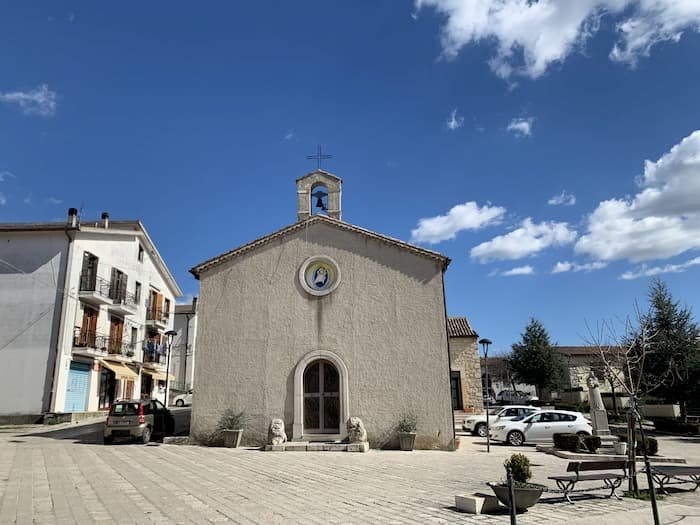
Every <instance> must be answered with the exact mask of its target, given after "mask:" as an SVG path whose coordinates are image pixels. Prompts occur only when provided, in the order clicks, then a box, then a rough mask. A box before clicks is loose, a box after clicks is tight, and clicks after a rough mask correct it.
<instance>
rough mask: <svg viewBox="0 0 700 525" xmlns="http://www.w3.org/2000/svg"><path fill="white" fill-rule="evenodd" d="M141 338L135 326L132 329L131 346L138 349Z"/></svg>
mask: <svg viewBox="0 0 700 525" xmlns="http://www.w3.org/2000/svg"><path fill="white" fill-rule="evenodd" d="M138 338H139V329H138V328H136V327H135V326H132V327H131V346H133V347H136V341H137V339H138Z"/></svg>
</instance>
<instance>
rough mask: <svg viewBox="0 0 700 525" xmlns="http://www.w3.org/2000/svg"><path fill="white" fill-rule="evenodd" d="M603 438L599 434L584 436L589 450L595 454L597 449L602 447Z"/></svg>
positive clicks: (584, 442)
mask: <svg viewBox="0 0 700 525" xmlns="http://www.w3.org/2000/svg"><path fill="white" fill-rule="evenodd" d="M601 443H602V442H601V440H600V437H599V436H586V437H585V438H583V444H584V445H585V447H586V448H587V449H588V451H589V452H592V453H594V454H595V451H596V450H598V449H599V448H600V445H601Z"/></svg>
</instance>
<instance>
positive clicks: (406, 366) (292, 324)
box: [191, 224, 453, 447]
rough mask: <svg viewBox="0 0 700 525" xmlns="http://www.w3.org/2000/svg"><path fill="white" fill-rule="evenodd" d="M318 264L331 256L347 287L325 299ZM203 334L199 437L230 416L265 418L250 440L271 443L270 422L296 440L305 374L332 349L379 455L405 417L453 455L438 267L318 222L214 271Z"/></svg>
mask: <svg viewBox="0 0 700 525" xmlns="http://www.w3.org/2000/svg"><path fill="white" fill-rule="evenodd" d="M313 255H327V256H330V257H332V258H333V259H335V261H337V263H338V265H339V267H340V270H341V273H342V281H341V283H340V285H339V286H338V288H337V289H336V290H335V291H334V292H332V293H331V294H330V295H328V296H325V297H321V298H315V297H311V296H309V295H308V294H307V293H306V292H305V291H304V290H303V289H302V288H301V286H300V285H299V283H298V280H297V274H298V272H299V268H300V267H301V265H302V263H303V262H304V261H305V260H306V259H307V258H308V257H310V256H313ZM198 324H199V326H198V329H197V366H196V368H195V378H194V382H195V383H196V385H197V395H196V396H195V397H194V405H193V412H192V427H191V431H192V434H193V435H195V436H197V435H199V434H200V433H204V432H208V431H211V430H213V428H214V427H215V426H216V424H217V421H218V419H219V417H220V415H221V413H222V412H223V411H224V410H225V409H226V408H229V407H231V408H234V409H237V410H241V409H245V410H246V411H247V412H248V413H249V414H252V415H253V416H254V419H253V422H252V423H251V429H250V431H248V432H247V433H246V435H247V436H249V437H253V438H255V437H256V436H257V437H262V436H263V435H265V434H266V432H267V425H268V424H269V421H270V419H271V418H273V417H282V418H283V419H284V421H285V423H286V426H287V433H288V435H289V436H290V438H291V437H292V423H293V419H294V372H295V367H296V365H297V363H298V362H299V361H300V360H301V359H302V358H303V357H304V356H305V355H306V354H308V353H309V352H311V351H314V350H319V349H323V350H328V351H331V352H334V353H335V354H337V355H338V356H340V358H341V359H342V360H343V362H344V363H345V365H346V366H347V369H348V376H349V415H351V416H359V417H360V418H362V420H363V421H364V423H365V427H366V428H367V432H368V436H369V439H370V443H371V445H372V446H375V447H377V446H385V445H387V444H388V443H390V442H391V441H393V440H394V439H395V433H394V428H395V425H396V423H397V422H398V419H399V417H400V415H401V414H402V413H404V412H413V413H415V414H416V415H417V416H418V419H419V424H418V426H419V428H418V439H417V446H419V447H433V446H435V447H438V446H439V447H449V446H450V445H451V442H452V439H453V429H452V412H451V405H450V384H449V364H448V349H447V336H446V331H445V312H444V297H443V284H442V273H441V269H440V267H439V263H438V262H437V261H434V260H431V259H428V258H425V257H423V256H419V255H415V254H411V253H410V252H407V251H406V250H403V249H400V248H396V247H392V246H388V245H386V244H384V243H380V242H378V241H376V240H373V239H369V238H367V237H364V236H361V235H359V234H355V233H352V232H346V231H342V230H339V229H337V228H334V227H332V226H329V225H326V224H315V225H312V226H310V227H309V228H307V229H305V230H302V231H300V232H297V233H294V234H291V235H288V236H286V237H284V238H283V239H279V240H276V241H274V242H272V243H270V244H268V245H265V246H263V247H261V248H258V249H256V250H254V251H252V252H250V253H248V254H245V255H243V256H240V257H238V258H236V259H234V260H232V261H229V262H226V263H223V264H221V265H219V266H216V267H214V268H212V269H210V270H208V271H206V272H205V273H204V274H203V275H202V276H201V290H200V302H199V307H198ZM344 426H345V425H344V424H342V427H343V429H344Z"/></svg>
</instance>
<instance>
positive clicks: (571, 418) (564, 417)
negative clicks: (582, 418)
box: [559, 414, 576, 421]
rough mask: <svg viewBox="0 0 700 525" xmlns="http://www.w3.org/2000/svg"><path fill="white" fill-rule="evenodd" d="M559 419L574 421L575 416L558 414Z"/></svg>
mask: <svg viewBox="0 0 700 525" xmlns="http://www.w3.org/2000/svg"><path fill="white" fill-rule="evenodd" d="M559 417H560V418H561V420H562V421H576V416H572V415H571V414H559Z"/></svg>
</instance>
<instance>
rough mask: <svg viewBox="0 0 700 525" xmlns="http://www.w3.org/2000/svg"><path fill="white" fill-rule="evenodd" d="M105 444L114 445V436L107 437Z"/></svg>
mask: <svg viewBox="0 0 700 525" xmlns="http://www.w3.org/2000/svg"><path fill="white" fill-rule="evenodd" d="M103 443H104V444H105V445H111V444H112V443H114V436H105V437H104V440H103Z"/></svg>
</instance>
